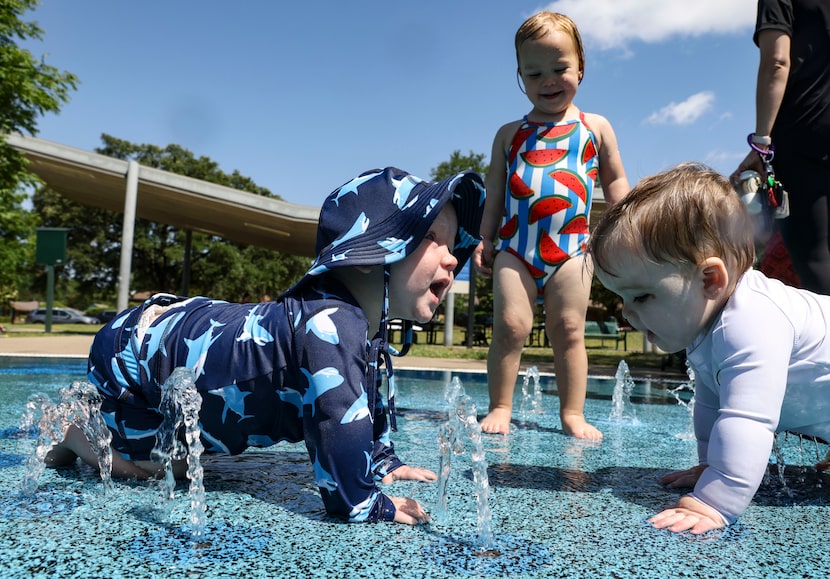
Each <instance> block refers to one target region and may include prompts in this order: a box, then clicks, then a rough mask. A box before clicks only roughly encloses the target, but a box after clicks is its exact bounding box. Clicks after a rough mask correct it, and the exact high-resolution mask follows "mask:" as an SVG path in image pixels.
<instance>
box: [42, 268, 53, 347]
mask: <svg viewBox="0 0 830 579" xmlns="http://www.w3.org/2000/svg"><path fill="white" fill-rule="evenodd" d="M54 303H55V266H54V265H52V264H51V263H50V264H49V265H47V266H46V321H45V322H44V324H46V326H45V331H46V333H47V334H50V333H52V305H53V304H54Z"/></svg>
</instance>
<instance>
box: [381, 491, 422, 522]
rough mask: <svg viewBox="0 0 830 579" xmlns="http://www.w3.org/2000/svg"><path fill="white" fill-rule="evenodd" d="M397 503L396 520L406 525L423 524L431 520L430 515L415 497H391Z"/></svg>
mask: <svg viewBox="0 0 830 579" xmlns="http://www.w3.org/2000/svg"><path fill="white" fill-rule="evenodd" d="M389 499H390V500H391V501H392V503H393V504H394V505H395V522H396V523H404V524H406V525H423V524H425V523H428V522H429V515H428V514H426V512H425V511H424V509H423V507H421V505H420V503H418V501H416V500H415V499H410V498H409V497H389Z"/></svg>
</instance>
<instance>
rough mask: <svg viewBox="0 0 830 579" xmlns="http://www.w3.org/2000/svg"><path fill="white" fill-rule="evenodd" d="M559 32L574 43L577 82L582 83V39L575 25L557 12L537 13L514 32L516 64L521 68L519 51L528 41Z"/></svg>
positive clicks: (583, 68) (583, 56) (583, 51)
mask: <svg viewBox="0 0 830 579" xmlns="http://www.w3.org/2000/svg"><path fill="white" fill-rule="evenodd" d="M556 30H558V31H561V32H564V33H565V34H567V35H569V36H570V37H571V38H572V39H573V42H574V48H575V49H576V57H577V60H578V61H579V81H580V82H582V77H583V75H584V74H585V50H584V48H583V47H582V37H581V36H580V35H579V29H578V28H577V27H576V23H575V22H574V21H573V20H571V19H570V18H568V17H567V16H565V15H564V14H559V13H558V12H539V13H537V14H534V15H533V16H531V17H530V18H528V19H527V20H525V21H524V22H523V23H522V25H521V26H519V29H518V30H517V31H516V41H515V42H516V62H517V63H518V65H519V67H520V68H521V66H522V63H521V60H520V58H519V49H520V48H521V47H522V44H524V43H525V42H527V41H528V40H536V39H538V38H542V37H543V36H545V35H546V34H548V33H550V32H554V31H556Z"/></svg>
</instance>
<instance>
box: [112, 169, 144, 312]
mask: <svg viewBox="0 0 830 579" xmlns="http://www.w3.org/2000/svg"><path fill="white" fill-rule="evenodd" d="M138 170H139V164H138V163H137V162H135V161H130V162H129V163H128V164H127V191H126V194H125V195H124V225H123V227H122V232H121V265H120V268H119V270H118V303H117V306H118V311H119V312H120V311H122V310H125V309H127V306H128V305H129V301H130V272H131V270H132V260H133V239H134V237H135V213H136V211H135V208H136V203H137V201H138Z"/></svg>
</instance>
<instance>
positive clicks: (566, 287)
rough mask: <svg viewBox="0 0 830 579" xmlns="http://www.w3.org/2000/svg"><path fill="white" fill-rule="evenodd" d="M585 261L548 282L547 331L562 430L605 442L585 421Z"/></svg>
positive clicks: (581, 259) (574, 263)
mask: <svg viewBox="0 0 830 579" xmlns="http://www.w3.org/2000/svg"><path fill="white" fill-rule="evenodd" d="M586 259H587V258H585V257H584V256H580V257H574V258H571V259H569V260H568V261H566V262H565V263H564V264H562V266H561V267H560V268H559V270H558V271H557V272H556V273H555V274H554V275H553V276H551V277H550V278H549V279H548V281H547V284H546V285H545V331H546V332H547V335H548V339H549V340H550V343H551V346H552V347H553V356H554V362H555V365H556V385H557V389H558V390H559V416H560V419H561V420H562V429H563V430H564V431H565V432H566V433H567V434H570V435H572V436H575V437H577V438H585V439H588V440H602V433H601V432H600V431H599V430H597V429H596V428H595V427H594V426H592V425H591V424H588V422H587V421H586V420H585V395H586V391H587V388H588V353H587V351H586V349H585V315H586V313H587V311H588V300H589V298H590V294H591V277H592V270H591V268H590V263H588V264H586V263H585V261H586Z"/></svg>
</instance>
